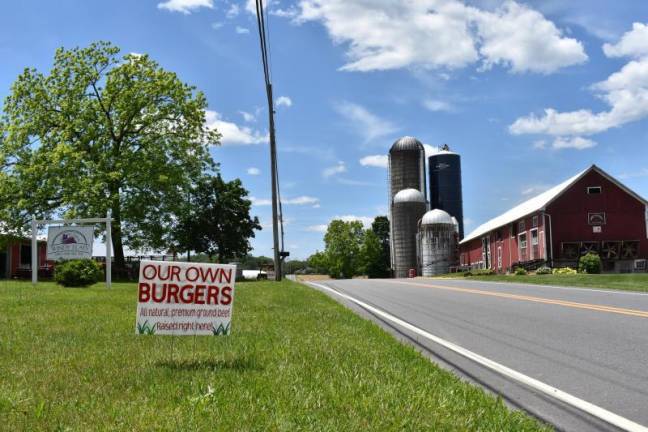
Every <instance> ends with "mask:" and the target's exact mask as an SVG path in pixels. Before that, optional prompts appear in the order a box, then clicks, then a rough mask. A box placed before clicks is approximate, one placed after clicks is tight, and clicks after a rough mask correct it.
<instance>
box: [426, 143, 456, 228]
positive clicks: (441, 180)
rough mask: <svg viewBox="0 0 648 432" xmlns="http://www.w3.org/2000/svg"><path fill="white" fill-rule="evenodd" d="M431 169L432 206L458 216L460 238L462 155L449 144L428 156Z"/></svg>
mask: <svg viewBox="0 0 648 432" xmlns="http://www.w3.org/2000/svg"><path fill="white" fill-rule="evenodd" d="M428 162H429V165H430V166H429V169H430V208H431V209H440V210H444V211H446V212H448V213H449V214H451V215H453V216H454V217H455V218H457V221H458V222H459V239H462V238H463V236H464V222H463V199H462V192H461V156H459V155H458V154H457V153H454V152H451V151H450V148H449V147H448V146H447V145H444V146H443V147H441V151H439V152H438V153H436V154H433V155H432V156H430V157H429V158H428Z"/></svg>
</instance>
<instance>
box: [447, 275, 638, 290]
mask: <svg viewBox="0 0 648 432" xmlns="http://www.w3.org/2000/svg"><path fill="white" fill-rule="evenodd" d="M457 277H458V278H460V277H461V276H460V275H459V276H457ZM465 279H466V280H484V281H492V282H515V283H529V284H540V285H558V286H573V287H586V288H604V289H614V290H623V291H644V292H648V273H633V274H598V275H597V274H575V275H526V276H515V275H493V276H470V277H467V278H465Z"/></svg>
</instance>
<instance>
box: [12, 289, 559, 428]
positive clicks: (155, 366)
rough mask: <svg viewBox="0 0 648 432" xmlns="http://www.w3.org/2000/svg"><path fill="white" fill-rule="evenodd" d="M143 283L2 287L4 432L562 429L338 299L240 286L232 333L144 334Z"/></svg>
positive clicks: (308, 292) (302, 291)
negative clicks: (139, 319)
mask: <svg viewBox="0 0 648 432" xmlns="http://www.w3.org/2000/svg"><path fill="white" fill-rule="evenodd" d="M135 302H136V289H135V285H134V284H115V286H114V288H113V289H112V290H111V291H108V290H106V289H105V288H104V287H103V286H102V285H97V286H94V287H91V288H88V289H74V288H60V287H57V286H55V285H53V284H48V283H41V284H39V285H38V287H37V288H32V287H31V285H30V284H28V283H18V282H3V281H0V425H1V426H0V429H2V430H12V431H14V430H23V431H36V430H46V431H49V430H52V431H55V430H57V431H58V430H71V431H88V430H123V431H133V430H137V431H147V430H155V431H165V430H168V431H171V430H173V431H179V430H182V431H184V430H186V431H215V430H223V431H295V430H308V431H311V430H316V431H373V430H425V431H432V430H434V431H446V430H457V431H466V430H484V431H513V430H514V431H536V430H549V428H547V427H546V426H543V425H541V424H539V423H538V422H537V421H536V420H534V419H532V418H530V417H528V416H527V415H525V414H523V413H521V412H513V411H510V410H509V409H507V407H506V406H505V405H504V404H503V403H502V401H501V400H499V399H497V398H495V397H493V396H490V395H487V394H486V393H485V392H484V391H482V390H481V389H479V388H477V387H475V386H472V385H469V384H467V383H464V382H462V381H460V380H459V379H457V378H456V377H455V376H454V375H452V374H450V373H448V372H446V371H444V370H442V369H440V368H438V367H436V366H435V365H434V364H432V363H431V362H430V361H429V360H427V359H426V358H424V357H423V356H421V355H420V354H419V353H417V352H416V351H415V350H414V349H411V348H409V347H405V346H403V345H401V344H400V343H398V342H397V341H396V340H395V339H394V338H392V337H391V336H390V335H388V334H387V333H385V332H384V331H382V330H381V329H380V328H379V327H378V326H376V325H375V324H373V323H371V322H369V321H366V320H363V319H361V318H359V317H358V316H356V315H355V314H353V313H352V312H350V311H348V310H346V309H345V308H343V307H342V306H341V305H339V304H338V303H336V302H335V301H333V300H331V299H329V298H328V297H326V296H325V295H323V294H322V293H320V292H317V291H315V290H312V289H310V288H307V287H305V286H302V285H299V284H296V283H291V282H285V283H281V284H276V283H273V282H258V283H246V284H240V285H239V286H238V287H237V291H236V298H235V301H234V319H233V323H232V335H231V336H228V337H214V336H200V337H195V338H194V337H171V336H137V335H135V308H136V303H135Z"/></svg>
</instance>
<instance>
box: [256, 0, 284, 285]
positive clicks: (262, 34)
mask: <svg viewBox="0 0 648 432" xmlns="http://www.w3.org/2000/svg"><path fill="white" fill-rule="evenodd" d="M256 13H257V25H258V28H259V44H260V47H261V63H262V64H263V77H264V80H265V87H266V97H267V99H268V123H269V129H270V131H269V132H270V172H271V174H270V177H271V181H272V237H273V238H272V240H273V245H274V267H275V280H276V281H280V280H281V278H282V266H281V264H282V260H283V257H284V255H285V253H284V250H283V246H284V245H283V237H284V236H283V215H282V209H281V194H280V192H279V173H278V171H279V170H278V168H277V143H276V140H275V124H274V114H275V112H274V101H273V97H272V81H271V74H270V62H269V55H268V39H269V38H268V31H267V30H266V25H265V23H266V20H267V18H266V16H265V13H264V8H263V0H256ZM280 232H281V249H279V234H280Z"/></svg>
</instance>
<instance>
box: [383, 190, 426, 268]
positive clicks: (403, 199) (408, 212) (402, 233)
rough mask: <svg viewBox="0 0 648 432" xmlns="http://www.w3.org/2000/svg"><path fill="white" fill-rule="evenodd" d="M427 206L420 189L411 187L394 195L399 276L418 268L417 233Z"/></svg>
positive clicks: (394, 239) (395, 256)
mask: <svg viewBox="0 0 648 432" xmlns="http://www.w3.org/2000/svg"><path fill="white" fill-rule="evenodd" d="M426 206H427V204H426V202H425V197H424V196H423V194H422V193H421V191H419V190H416V189H413V188H409V189H404V190H402V191H400V192H398V193H397V194H396V195H394V201H393V206H392V232H391V238H392V245H393V254H392V257H393V260H392V261H393V268H394V276H395V277H397V278H404V277H407V276H408V274H409V271H410V269H417V270H418V265H417V263H418V260H417V253H416V252H417V242H416V234H417V231H418V222H419V220H421V217H422V216H423V214H424V213H425V210H426ZM417 273H418V271H417Z"/></svg>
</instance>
